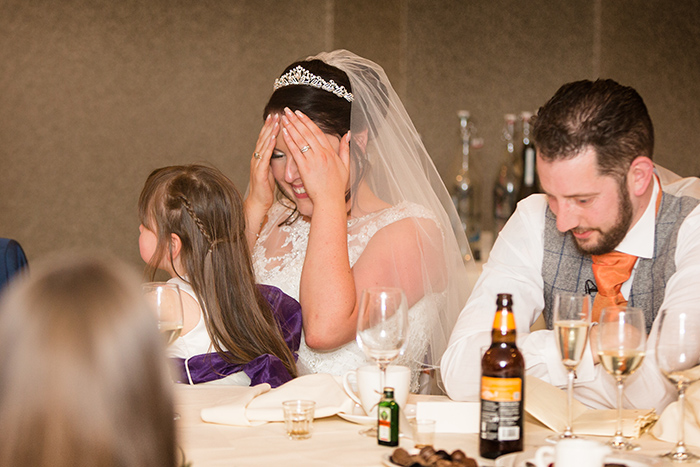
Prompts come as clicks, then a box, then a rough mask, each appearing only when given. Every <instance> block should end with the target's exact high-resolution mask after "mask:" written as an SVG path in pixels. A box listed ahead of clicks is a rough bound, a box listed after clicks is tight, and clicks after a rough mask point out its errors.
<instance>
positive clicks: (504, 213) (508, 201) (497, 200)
mask: <svg viewBox="0 0 700 467" xmlns="http://www.w3.org/2000/svg"><path fill="white" fill-rule="evenodd" d="M504 118H505V127H504V129H503V138H504V140H505V152H504V155H503V160H502V162H501V166H500V168H499V169H498V174H497V175H496V181H495V183H494V186H493V220H494V231H495V233H496V234H498V232H500V231H501V229H502V228H503V226H504V225H505V223H506V221H508V218H509V217H510V215H511V214H513V211H515V203H516V201H517V193H518V188H519V186H518V185H519V180H520V176H519V175H520V173H519V172H520V170H519V168H520V167H519V164H518V161H517V160H516V157H515V145H514V141H513V139H514V136H515V120H516V116H515V114H506V115H505V117H504Z"/></svg>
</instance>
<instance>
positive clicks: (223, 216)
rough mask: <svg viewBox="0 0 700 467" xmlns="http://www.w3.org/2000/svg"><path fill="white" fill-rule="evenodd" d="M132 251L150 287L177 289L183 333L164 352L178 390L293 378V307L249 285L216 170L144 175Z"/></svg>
mask: <svg viewBox="0 0 700 467" xmlns="http://www.w3.org/2000/svg"><path fill="white" fill-rule="evenodd" d="M139 217H140V221H141V226H140V227H139V229H140V231H141V235H140V237H139V249H140V253H141V258H142V259H143V260H144V261H145V262H146V263H147V268H146V275H147V277H148V278H149V279H150V280H153V279H154V277H155V274H156V271H157V270H158V269H160V270H163V271H165V272H166V273H168V274H169V275H170V277H171V279H170V282H175V283H177V284H178V285H179V286H180V289H181V290H182V292H183V293H182V301H183V308H184V326H183V329H182V335H181V337H179V338H178V339H177V340H176V341H175V342H174V343H173V344H172V345H171V346H170V348H169V349H168V350H169V355H170V356H171V357H173V358H175V359H176V361H177V362H178V365H179V367H180V369H181V376H182V379H181V381H182V382H188V383H189V384H196V383H202V382H208V381H214V380H218V382H220V383H224V384H236V385H249V384H253V385H255V384H259V383H262V382H267V383H269V384H270V385H272V386H273V387H276V386H278V385H280V384H282V383H285V382H286V381H288V380H290V379H291V378H294V377H295V376H296V375H297V369H296V364H295V354H294V352H296V351H297V350H298V348H299V342H300V339H301V309H300V306H299V303H298V302H297V301H296V300H294V299H292V298H291V297H288V296H287V295H285V294H284V293H282V291H280V290H279V289H277V288H275V287H271V286H262V285H260V286H258V285H256V284H255V279H254V275H253V268H252V265H251V260H250V253H249V249H248V244H247V242H246V235H245V229H246V228H245V220H244V217H243V203H242V200H241V196H240V194H239V193H238V191H237V190H236V188H235V186H234V185H233V183H232V182H231V181H230V180H229V179H228V178H227V177H226V176H225V175H224V174H222V173H221V172H220V171H219V170H217V169H214V168H212V167H206V166H202V165H189V166H172V167H163V168H161V169H157V170H155V171H154V172H152V173H151V175H150V176H149V177H148V179H147V180H146V184H145V186H144V188H143V191H142V192H141V196H140V198H139Z"/></svg>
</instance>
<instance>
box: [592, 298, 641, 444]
mask: <svg viewBox="0 0 700 467" xmlns="http://www.w3.org/2000/svg"><path fill="white" fill-rule="evenodd" d="M597 344H598V350H597V351H598V357H599V358H600V363H601V365H603V368H605V371H607V372H608V373H609V374H610V375H612V376H613V377H614V378H615V379H616V380H617V429H616V430H615V435H614V436H613V437H612V438H611V439H610V441H608V444H609V445H610V446H611V447H612V448H614V449H620V450H629V449H637V448H638V447H639V446H637V445H636V444H633V443H631V442H630V441H629V440H628V439H627V438H625V437H624V436H622V395H623V391H624V386H625V380H626V379H627V377H628V376H629V375H631V374H632V373H634V372H635V371H636V370H637V368H639V367H640V366H641V365H642V361H643V360H644V353H645V349H646V325H645V322H644V312H643V311H642V310H641V309H639V308H634V307H631V306H611V307H607V308H603V311H602V312H601V314H600V325H599V326H598V329H597Z"/></svg>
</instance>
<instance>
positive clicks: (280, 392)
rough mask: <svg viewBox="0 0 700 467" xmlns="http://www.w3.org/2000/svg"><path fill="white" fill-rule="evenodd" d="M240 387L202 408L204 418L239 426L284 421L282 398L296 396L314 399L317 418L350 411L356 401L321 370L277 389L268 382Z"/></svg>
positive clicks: (211, 421)
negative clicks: (229, 396)
mask: <svg viewBox="0 0 700 467" xmlns="http://www.w3.org/2000/svg"><path fill="white" fill-rule="evenodd" d="M237 389H238V390H236V391H232V393H231V399H230V400H226V401H225V403H223V404H222V405H217V406H216V407H210V408H205V409H202V412H201V416H202V420H204V421H205V422H209V423H220V424H223V425H238V426H255V425H262V424H264V423H267V422H281V421H283V420H284V414H283V412H282V402H284V401H287V400H294V399H304V400H312V401H315V402H316V409H315V412H314V417H315V418H323V417H330V416H332V415H335V414H337V413H339V412H349V411H352V407H353V405H354V402H353V401H352V399H350V398H349V397H348V396H347V395H346V394H345V391H344V390H343V387H342V386H341V385H340V384H338V382H337V381H336V379H335V378H334V377H333V376H331V375H327V374H320V373H319V374H314V375H305V376H300V377H298V378H295V379H293V380H291V381H289V382H288V383H285V384H283V385H282V386H280V387H278V388H275V389H270V385H269V384H259V385H257V386H253V387H250V388H237ZM240 389H245V390H243V391H241V390H240Z"/></svg>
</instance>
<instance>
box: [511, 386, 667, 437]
mask: <svg viewBox="0 0 700 467" xmlns="http://www.w3.org/2000/svg"><path fill="white" fill-rule="evenodd" d="M525 386H526V388H527V389H526V391H525V411H526V412H527V413H529V414H530V415H532V416H533V417H535V418H536V419H537V420H539V421H540V422H542V423H543V424H544V425H546V426H547V427H548V428H551V429H552V430H554V431H556V432H558V433H561V432H563V431H564V430H565V429H566V419H567V405H566V400H567V394H566V391H562V390H561V389H559V388H557V387H555V386H552V385H551V384H549V383H546V382H544V381H542V380H541V379H539V378H535V377H534V376H526V382H525ZM658 418H659V417H658V415H657V414H656V411H655V410H654V409H625V410H623V411H622V431H623V433H624V435H625V436H632V437H634V438H638V437H639V436H641V435H642V434H643V433H645V432H646V431H647V430H648V429H649V428H651V426H652V425H653V424H654V422H656V420H657V419H658ZM573 419H574V423H573V431H574V433H577V434H580V435H600V436H613V435H614V434H615V429H616V427H617V409H612V410H600V409H590V408H588V407H586V406H585V405H583V404H582V403H581V402H579V401H577V400H576V399H574V403H573Z"/></svg>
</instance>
